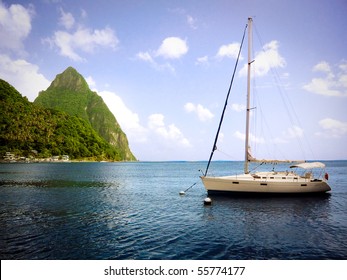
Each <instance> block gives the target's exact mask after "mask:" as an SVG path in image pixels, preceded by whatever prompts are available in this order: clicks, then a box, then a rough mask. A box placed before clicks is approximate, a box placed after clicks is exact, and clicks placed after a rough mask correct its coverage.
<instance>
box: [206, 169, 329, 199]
mask: <svg viewBox="0 0 347 280" xmlns="http://www.w3.org/2000/svg"><path fill="white" fill-rule="evenodd" d="M270 178H271V179H270ZM201 180H202V182H203V184H204V186H205V188H206V190H207V191H208V192H231V193H232V192H234V193H264V194H265V193H269V194H281V193H282V194H304V193H324V192H327V191H330V190H331V189H330V187H329V185H328V184H327V183H326V182H325V181H324V180H311V179H306V178H302V177H293V176H290V177H283V179H282V178H276V177H268V178H266V179H261V178H255V177H254V176H252V175H250V174H241V175H236V176H223V177H208V176H201Z"/></svg>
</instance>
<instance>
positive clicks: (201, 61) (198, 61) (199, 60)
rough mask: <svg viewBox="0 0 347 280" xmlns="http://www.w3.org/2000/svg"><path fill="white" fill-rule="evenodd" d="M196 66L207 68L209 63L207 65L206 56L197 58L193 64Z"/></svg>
mask: <svg viewBox="0 0 347 280" xmlns="http://www.w3.org/2000/svg"><path fill="white" fill-rule="evenodd" d="M195 64H196V65H205V66H207V65H208V64H209V63H208V56H207V55H205V56H202V57H198V58H197V59H196V62H195Z"/></svg>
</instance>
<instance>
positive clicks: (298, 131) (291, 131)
mask: <svg viewBox="0 0 347 280" xmlns="http://www.w3.org/2000/svg"><path fill="white" fill-rule="evenodd" d="M303 135H304V130H303V129H302V128H301V127H299V126H297V125H293V126H292V127H289V128H288V129H287V130H286V131H285V132H284V136H285V137H287V138H300V137H302V136H303Z"/></svg>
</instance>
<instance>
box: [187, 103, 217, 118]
mask: <svg viewBox="0 0 347 280" xmlns="http://www.w3.org/2000/svg"><path fill="white" fill-rule="evenodd" d="M184 109H185V110H186V112H188V113H195V114H196V115H197V116H198V118H199V120H200V121H202V122H205V121H209V120H211V119H212V118H213V117H214V115H213V114H212V113H211V112H210V110H208V109H207V108H205V107H203V106H202V105H201V104H197V105H195V104H193V103H191V102H188V103H186V104H185V105H184Z"/></svg>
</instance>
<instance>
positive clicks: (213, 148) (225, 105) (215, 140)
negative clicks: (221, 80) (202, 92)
mask: <svg viewBox="0 0 347 280" xmlns="http://www.w3.org/2000/svg"><path fill="white" fill-rule="evenodd" d="M247 26H248V24H246V27H245V30H244V32H243V36H242V40H241V45H240V49H239V53H238V55H237V60H236V63H235V67H234V72H233V75H232V77H231V81H230V86H229V90H228V94H227V97H226V99H225V103H224V108H223V112H222V116H221V119H220V121H219V126H218V129H217V133H216V137H215V139H214V143H213V147H212V151H211V155H210V158H209V160H208V163H207V167H206V171H205V175H204V176H206V175H207V171H208V168H209V167H210V163H211V160H212V157H213V154H214V151H215V150H216V149H217V140H218V136H219V131H220V129H221V126H222V123H223V118H224V113H225V109H226V107H227V105H228V99H229V95H230V91H231V87H232V85H233V82H234V77H235V73H236V69H237V65H238V63H239V58H240V54H241V49H242V45H243V41H244V39H245V35H246V30H247Z"/></svg>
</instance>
